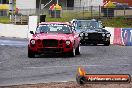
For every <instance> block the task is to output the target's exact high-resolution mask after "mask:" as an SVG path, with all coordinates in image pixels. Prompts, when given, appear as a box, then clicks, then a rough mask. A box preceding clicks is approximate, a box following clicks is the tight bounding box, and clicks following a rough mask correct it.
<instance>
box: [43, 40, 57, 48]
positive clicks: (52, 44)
mask: <svg viewBox="0 0 132 88" xmlns="http://www.w3.org/2000/svg"><path fill="white" fill-rule="evenodd" d="M43 46H44V47H58V40H55V39H44V40H43Z"/></svg>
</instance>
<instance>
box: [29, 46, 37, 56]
mask: <svg viewBox="0 0 132 88" xmlns="http://www.w3.org/2000/svg"><path fill="white" fill-rule="evenodd" d="M28 57H29V58H34V57H35V53H34V52H32V51H31V50H30V48H29V47H28Z"/></svg>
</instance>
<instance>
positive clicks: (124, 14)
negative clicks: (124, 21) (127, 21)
mask: <svg viewBox="0 0 132 88" xmlns="http://www.w3.org/2000/svg"><path fill="white" fill-rule="evenodd" d="M125 10H126V9H125V7H124V18H125V16H126V11H125Z"/></svg>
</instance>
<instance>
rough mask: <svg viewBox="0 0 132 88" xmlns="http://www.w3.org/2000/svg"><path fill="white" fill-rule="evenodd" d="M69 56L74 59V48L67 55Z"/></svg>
mask: <svg viewBox="0 0 132 88" xmlns="http://www.w3.org/2000/svg"><path fill="white" fill-rule="evenodd" d="M69 55H70V56H71V57H75V55H76V50H75V48H73V49H72V51H71V52H70V53H69Z"/></svg>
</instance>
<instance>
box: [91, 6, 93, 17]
mask: <svg viewBox="0 0 132 88" xmlns="http://www.w3.org/2000/svg"><path fill="white" fill-rule="evenodd" d="M91 18H93V6H91Z"/></svg>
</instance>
